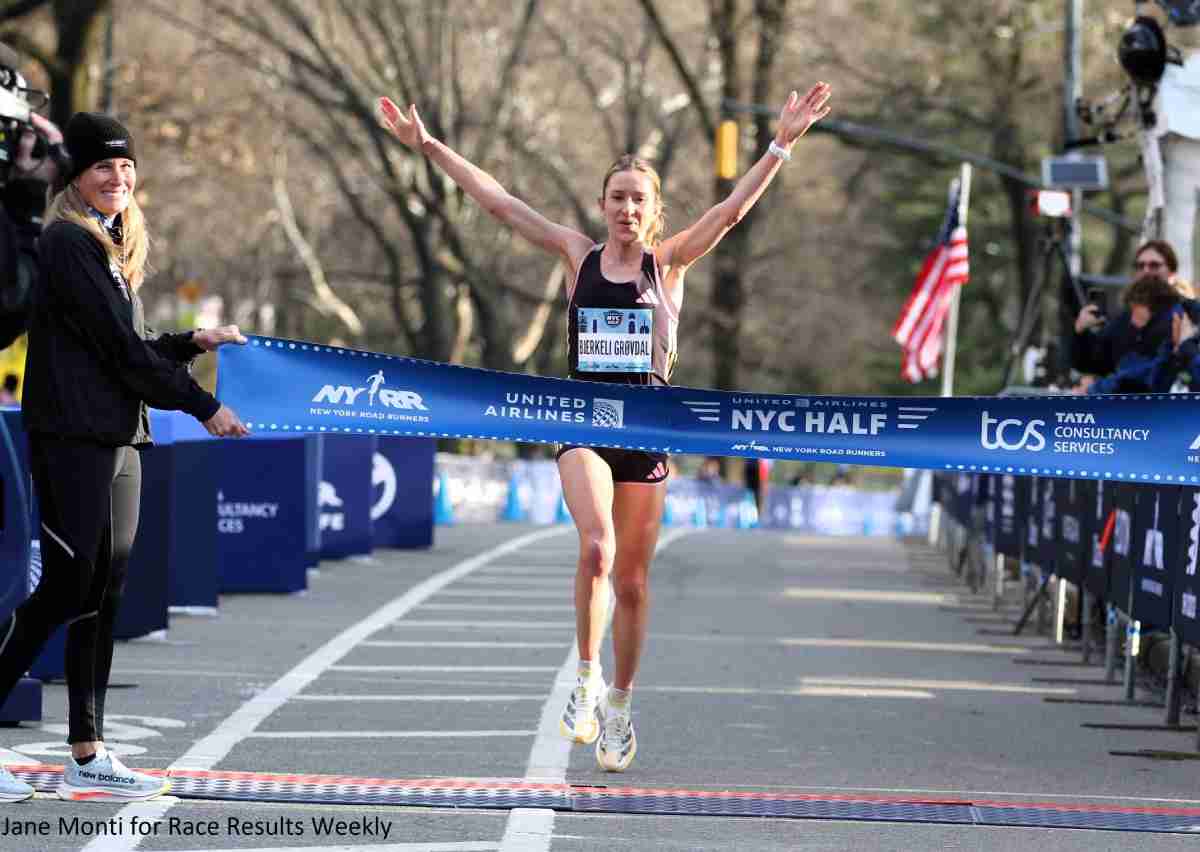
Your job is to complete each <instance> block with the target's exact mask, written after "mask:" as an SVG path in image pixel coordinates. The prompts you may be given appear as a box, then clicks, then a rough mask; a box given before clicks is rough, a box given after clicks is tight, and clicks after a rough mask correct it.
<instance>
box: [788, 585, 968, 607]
mask: <svg viewBox="0 0 1200 852" xmlns="http://www.w3.org/2000/svg"><path fill="white" fill-rule="evenodd" d="M783 595H784V597H786V598H792V599H793V600H802V601H846V602H849V603H884V604H917V605H921V606H941V605H943V604H949V603H955V602H957V601H958V595H954V594H948V595H943V594H937V593H930V592H883V591H878V590H874V589H810V588H806V587H803V586H793V587H791V588H788V589H784V590H783Z"/></svg>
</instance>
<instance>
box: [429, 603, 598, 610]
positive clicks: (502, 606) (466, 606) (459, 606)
mask: <svg viewBox="0 0 1200 852" xmlns="http://www.w3.org/2000/svg"><path fill="white" fill-rule="evenodd" d="M431 609H437V610H447V609H452V610H454V611H455V612H574V611H575V607H573V606H555V605H554V604H509V603H496V604H478V603H427V604H421V611H422V612H425V611H426V610H431Z"/></svg>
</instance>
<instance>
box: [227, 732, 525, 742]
mask: <svg viewBox="0 0 1200 852" xmlns="http://www.w3.org/2000/svg"><path fill="white" fill-rule="evenodd" d="M535 734H537V731H254V732H253V733H250V734H247V735H246V736H247V737H254V738H255V739H260V740H410V739H422V740H456V739H493V738H495V737H532V736H534V735H535Z"/></svg>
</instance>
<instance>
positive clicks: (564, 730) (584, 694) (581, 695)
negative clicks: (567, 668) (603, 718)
mask: <svg viewBox="0 0 1200 852" xmlns="http://www.w3.org/2000/svg"><path fill="white" fill-rule="evenodd" d="M603 694H604V681H603V680H602V679H601V678H593V679H591V680H590V681H589V680H585V679H584V678H582V677H581V678H579V679H578V680H577V681H576V682H575V688H574V689H573V690H571V697H570V698H568V699H567V706H566V709H565V710H563V714H562V716H561V717H559V720H558V732H559V733H560V734H562V735H563V736H564V737H566V738H567V739H569V740H572V741H573V742H577V743H583V744H584V745H591V744H592V743H594V742H595V741H596V737H598V736H600V722H599V720H597V719H596V705H597V704H599V703H600V697H601V695H603Z"/></svg>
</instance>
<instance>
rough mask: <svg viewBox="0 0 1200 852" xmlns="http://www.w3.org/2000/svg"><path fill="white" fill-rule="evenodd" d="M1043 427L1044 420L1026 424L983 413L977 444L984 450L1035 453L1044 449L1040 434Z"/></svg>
mask: <svg viewBox="0 0 1200 852" xmlns="http://www.w3.org/2000/svg"><path fill="white" fill-rule="evenodd" d="M1022 427H1024V429H1023V430H1022ZM1045 427H1046V421H1045V420H1030V421H1029V422H1028V423H1026V422H1024V421H1023V420H1017V419H1016V418H1009V419H1008V420H1001V419H1000V418H998V417H989V416H988V413H987V412H986V411H985V412H983V419H982V421H981V422H980V426H979V443H980V444H982V445H983V448H984V449H985V450H1010V451H1014V452H1015V451H1016V450H1029V451H1030V452H1031V453H1036V452H1040V451H1042V450H1044V449H1046V437H1045V435H1043V434H1042V429H1044V428H1045Z"/></svg>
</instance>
